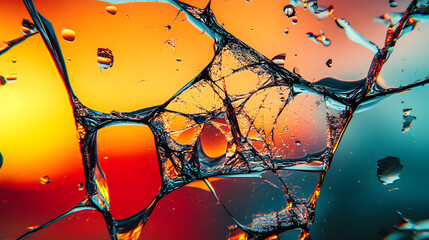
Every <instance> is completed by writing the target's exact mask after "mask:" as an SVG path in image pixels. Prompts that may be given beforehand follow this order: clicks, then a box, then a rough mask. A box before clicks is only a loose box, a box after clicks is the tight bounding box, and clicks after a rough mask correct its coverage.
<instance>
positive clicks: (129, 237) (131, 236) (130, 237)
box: [118, 224, 143, 240]
mask: <svg viewBox="0 0 429 240" xmlns="http://www.w3.org/2000/svg"><path fill="white" fill-rule="evenodd" d="M142 229H143V224H139V225H138V226H137V227H136V228H134V229H133V230H131V231H129V232H127V233H118V238H119V240H137V239H138V238H139V236H140V233H141V231H142Z"/></svg>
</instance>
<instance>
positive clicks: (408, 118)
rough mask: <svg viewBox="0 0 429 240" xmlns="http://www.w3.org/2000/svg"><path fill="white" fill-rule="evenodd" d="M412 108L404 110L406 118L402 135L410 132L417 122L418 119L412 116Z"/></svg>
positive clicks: (403, 119) (404, 117)
mask: <svg viewBox="0 0 429 240" xmlns="http://www.w3.org/2000/svg"><path fill="white" fill-rule="evenodd" d="M411 110H413V109H412V108H405V109H404V110H403V112H404V116H403V118H402V133H404V132H406V131H408V130H410V128H411V124H412V123H413V122H414V120H416V119H417V118H416V117H414V116H413V115H411Z"/></svg>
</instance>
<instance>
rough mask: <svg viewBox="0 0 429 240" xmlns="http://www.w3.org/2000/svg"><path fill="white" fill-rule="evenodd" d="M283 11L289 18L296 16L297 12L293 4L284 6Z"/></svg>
mask: <svg viewBox="0 0 429 240" xmlns="http://www.w3.org/2000/svg"><path fill="white" fill-rule="evenodd" d="M283 12H284V14H285V16H286V17H288V18H290V17H293V16H295V13H296V11H295V7H294V6H293V5H290V4H289V5H286V6H285V7H284V8H283Z"/></svg>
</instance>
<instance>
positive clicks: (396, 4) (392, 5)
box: [389, 0, 398, 8]
mask: <svg viewBox="0 0 429 240" xmlns="http://www.w3.org/2000/svg"><path fill="white" fill-rule="evenodd" d="M389 6H390V7H391V8H395V7H397V6H398V3H397V2H396V1H395V0H389Z"/></svg>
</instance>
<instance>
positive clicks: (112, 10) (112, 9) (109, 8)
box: [106, 6, 118, 15]
mask: <svg viewBox="0 0 429 240" xmlns="http://www.w3.org/2000/svg"><path fill="white" fill-rule="evenodd" d="M106 11H107V12H108V13H110V14H112V15H115V14H116V13H117V12H118V9H117V8H116V6H107V7H106Z"/></svg>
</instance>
